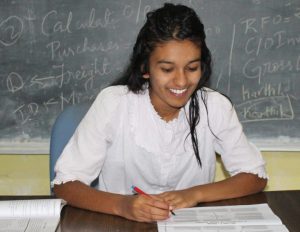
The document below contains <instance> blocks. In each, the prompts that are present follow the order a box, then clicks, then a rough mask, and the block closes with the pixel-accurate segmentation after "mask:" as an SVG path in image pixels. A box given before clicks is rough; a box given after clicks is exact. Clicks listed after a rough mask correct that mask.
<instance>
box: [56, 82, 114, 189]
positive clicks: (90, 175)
mask: <svg viewBox="0 0 300 232" xmlns="http://www.w3.org/2000/svg"><path fill="white" fill-rule="evenodd" d="M114 92H115V88H113V87H111V88H107V89H104V90H103V91H102V92H101V93H100V94H99V95H98V96H97V98H96V100H95V101H94V103H93V104H92V106H91V108H90V109H89V111H88V112H87V114H86V115H85V117H84V118H83V119H82V121H81V122H80V124H79V126H78V127H77V129H76V130H75V132H74V134H73V136H72V137H71V139H70V141H69V142H68V143H67V145H66V147H65V148H64V150H63V152H62V154H61V156H60V157H59V158H58V160H57V162H56V165H55V168H54V170H55V173H56V176H55V178H54V180H53V181H52V183H51V185H52V186H53V185H54V184H61V183H65V182H68V181H74V180H79V181H81V182H83V183H85V184H87V185H89V184H90V183H91V182H92V181H93V180H94V179H95V178H96V177H97V176H98V175H99V173H100V171H101V169H102V166H103V162H104V160H105V156H106V149H107V146H108V143H109V141H110V135H111V133H112V132H111V128H110V125H111V123H110V121H109V120H110V119H111V118H112V117H111V115H112V114H113V113H114V111H115V110H116V109H117V106H118V103H119V102H120V98H119V97H118V96H117V95H116V94H114Z"/></svg>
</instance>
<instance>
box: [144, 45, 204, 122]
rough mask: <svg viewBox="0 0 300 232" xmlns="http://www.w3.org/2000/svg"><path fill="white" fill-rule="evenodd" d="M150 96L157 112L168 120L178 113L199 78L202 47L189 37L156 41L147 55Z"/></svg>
mask: <svg viewBox="0 0 300 232" xmlns="http://www.w3.org/2000/svg"><path fill="white" fill-rule="evenodd" d="M143 77H144V78H149V79H150V90H149V91H150V99H151V102H152V104H153V106H154V108H155V110H156V111H157V112H158V114H159V115H160V116H161V117H162V118H163V119H164V120H165V121H170V120H172V119H174V118H176V117H177V116H178V112H179V110H180V108H181V107H183V106H184V105H185V104H186V103H187V102H188V100H189V99H190V97H191V95H192V94H193V92H194V91H195V89H196V87H197V85H198V82H199V80H200V78H201V50H200V48H199V47H198V46H196V45H195V44H194V43H193V42H192V41H190V40H183V41H177V40H171V41H168V42H165V43H161V44H158V45H157V46H156V48H155V49H154V51H153V52H152V53H151V55H150V58H149V73H147V74H144V75H143Z"/></svg>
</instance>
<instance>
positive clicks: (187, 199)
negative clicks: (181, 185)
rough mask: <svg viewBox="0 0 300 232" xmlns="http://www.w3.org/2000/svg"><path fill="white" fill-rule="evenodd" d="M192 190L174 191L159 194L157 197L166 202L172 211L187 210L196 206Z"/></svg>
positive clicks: (196, 202)
mask: <svg viewBox="0 0 300 232" xmlns="http://www.w3.org/2000/svg"><path fill="white" fill-rule="evenodd" d="M194 195H195V193H194V191H193V190H192V189H184V190H176V191H169V192H164V193H160V194H158V195H157V196H158V197H160V198H163V199H164V201H166V202H168V203H169V205H170V206H171V207H172V209H180V208H188V207H193V206H195V205H197V204H198V201H197V200H196V199H195V196H194Z"/></svg>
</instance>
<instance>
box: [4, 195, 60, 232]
mask: <svg viewBox="0 0 300 232" xmlns="http://www.w3.org/2000/svg"><path fill="white" fill-rule="evenodd" d="M62 206H63V204H62V200H61V199H38V200H12V201H0V232H7V231H12V232H54V231H55V229H56V227H57V225H58V223H59V220H60V211H61V208H62Z"/></svg>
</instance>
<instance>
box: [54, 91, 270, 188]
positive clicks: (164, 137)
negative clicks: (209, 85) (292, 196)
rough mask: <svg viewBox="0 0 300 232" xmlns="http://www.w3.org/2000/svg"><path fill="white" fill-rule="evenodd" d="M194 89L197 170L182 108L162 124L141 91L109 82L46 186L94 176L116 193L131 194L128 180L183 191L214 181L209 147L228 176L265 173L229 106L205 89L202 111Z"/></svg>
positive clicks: (259, 159)
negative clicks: (131, 90)
mask: <svg viewBox="0 0 300 232" xmlns="http://www.w3.org/2000/svg"><path fill="white" fill-rule="evenodd" d="M200 94H201V93H200V92H199V105H200V122H199V124H198V126H197V135H198V145H199V153H200V157H201V161H202V168H200V166H199V165H198V163H197V160H196V158H195V155H194V150H193V148H192V143H191V138H190V136H189V131H190V129H189V126H188V123H187V116H186V115H187V114H188V107H187V106H186V107H185V109H184V108H182V109H181V110H180V113H179V116H178V118H177V119H174V120H173V121H171V122H168V123H167V122H165V121H164V120H162V119H161V118H160V117H159V115H158V114H157V112H156V111H155V110H154V108H153V106H152V104H151V101H150V98H149V92H148V90H146V91H145V92H144V93H140V94H134V93H132V92H130V91H128V89H127V87H125V86H114V87H108V88H106V89H104V90H103V91H101V93H100V94H99V95H98V97H97V98H96V100H95V102H94V103H93V105H92V106H91V108H90V110H89V111H88V113H87V114H86V116H85V117H84V119H83V120H82V121H81V123H80V124H79V126H78V128H77V129H76V131H75V133H74V135H73V136H72V138H71V139H70V141H69V143H68V144H67V145H66V147H65V149H64V151H63V153H62V155H61V156H60V158H59V159H58V161H57V163H56V166H55V172H56V177H55V179H54V181H53V182H52V184H60V183H64V182H67V181H74V180H79V181H81V182H83V183H85V184H88V185H89V184H90V183H91V182H92V181H93V180H94V179H95V178H97V177H98V178H99V186H98V188H99V189H100V190H103V191H107V192H113V193H120V194H131V193H132V192H131V186H132V185H136V186H139V187H140V188H141V189H143V190H145V191H146V192H148V193H153V194H155V193H160V192H163V191H168V190H178V189H184V188H188V187H191V186H195V185H201V184H206V183H211V182H213V180H214V176H215V166H216V155H215V152H217V153H219V154H220V155H221V157H222V161H223V163H224V165H225V168H226V169H227V171H228V172H229V173H230V175H235V174H237V173H240V172H248V173H254V174H258V175H259V176H260V177H263V178H266V177H267V174H266V172H265V168H264V164H265V162H264V160H263V159H262V156H261V154H260V152H259V151H258V150H257V149H256V148H255V147H254V146H253V145H252V144H250V143H249V142H248V141H247V139H246V137H245V135H244V133H243V131H242V126H241V124H240V122H239V120H238V118H237V115H236V112H235V110H234V108H233V106H232V104H231V103H230V102H229V101H228V99H227V98H225V97H224V96H222V95H221V94H219V93H218V92H215V91H212V90H210V89H207V109H208V110H207V111H206V109H205V106H204V104H203V102H202V100H201V97H200ZM207 112H208V113H207ZM208 122H209V126H210V127H209V126H208ZM212 132H213V133H212Z"/></svg>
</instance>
